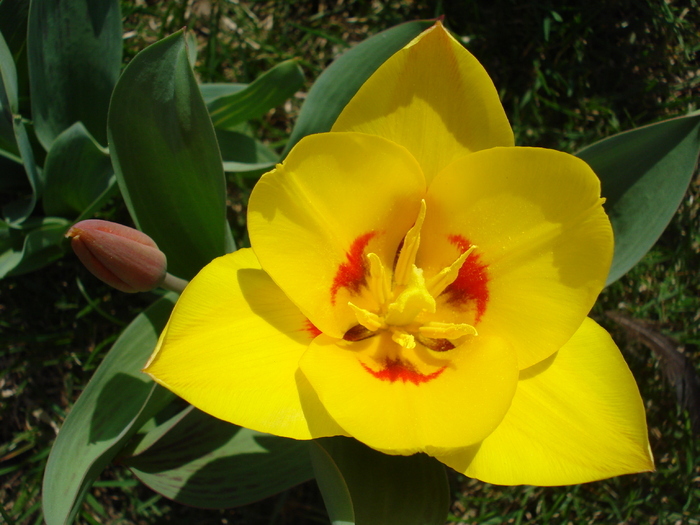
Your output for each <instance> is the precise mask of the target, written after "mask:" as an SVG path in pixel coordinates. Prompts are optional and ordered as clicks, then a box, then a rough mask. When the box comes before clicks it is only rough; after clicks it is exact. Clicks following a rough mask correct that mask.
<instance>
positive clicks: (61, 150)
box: [43, 122, 114, 217]
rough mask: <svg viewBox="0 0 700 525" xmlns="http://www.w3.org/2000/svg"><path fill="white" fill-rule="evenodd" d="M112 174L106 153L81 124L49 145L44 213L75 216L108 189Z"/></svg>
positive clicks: (45, 168)
mask: <svg viewBox="0 0 700 525" xmlns="http://www.w3.org/2000/svg"><path fill="white" fill-rule="evenodd" d="M113 173H114V171H113V170H112V163H111V161H110V158H109V153H108V152H107V150H105V149H104V148H102V147H101V146H100V145H99V144H98V143H97V142H96V141H95V139H93V138H92V136H91V135H90V133H89V132H88V130H87V129H85V126H83V124H82V122H76V123H75V124H73V125H72V126H71V127H69V128H68V129H66V130H65V131H64V132H63V133H61V134H60V135H59V136H58V137H56V140H55V141H54V142H53V144H51V149H50V150H49V153H48V155H47V156H46V162H45V164H44V181H45V186H44V198H43V205H44V212H45V213H46V215H57V216H61V217H77V216H78V215H80V214H81V213H82V212H83V211H84V210H85V209H86V208H88V207H89V206H90V205H91V204H92V203H93V202H94V201H95V200H96V199H97V198H98V197H99V196H100V195H102V193H104V191H105V190H106V189H107V188H108V187H109V185H110V180H111V179H112V176H113Z"/></svg>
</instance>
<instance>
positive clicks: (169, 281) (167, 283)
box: [160, 273, 189, 294]
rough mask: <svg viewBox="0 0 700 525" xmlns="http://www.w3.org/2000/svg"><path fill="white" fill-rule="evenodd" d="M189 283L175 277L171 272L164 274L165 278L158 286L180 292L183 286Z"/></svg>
mask: <svg viewBox="0 0 700 525" xmlns="http://www.w3.org/2000/svg"><path fill="white" fill-rule="evenodd" d="M188 284H189V281H185V280H184V279H180V278H179V277H175V276H174V275H173V274H171V273H166V274H165V279H164V280H163V282H162V283H161V285H160V287H161V288H165V289H166V290H170V291H171V292H177V293H180V294H181V293H182V291H183V290H184V289H185V287H186V286H187V285H188Z"/></svg>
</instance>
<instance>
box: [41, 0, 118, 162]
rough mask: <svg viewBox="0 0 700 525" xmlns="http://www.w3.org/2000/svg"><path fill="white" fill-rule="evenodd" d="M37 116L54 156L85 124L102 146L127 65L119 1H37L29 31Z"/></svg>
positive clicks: (45, 144) (43, 141)
mask: <svg viewBox="0 0 700 525" xmlns="http://www.w3.org/2000/svg"><path fill="white" fill-rule="evenodd" d="M27 35H28V36H27V48H28V53H29V80H30V84H31V95H32V116H33V119H34V125H35V128H36V134H37V137H38V138H39V141H40V142H41V144H42V145H43V146H44V148H45V149H46V150H47V151H48V150H49V148H50V147H51V143H52V142H53V141H54V139H55V138H56V137H57V136H58V135H59V134H60V133H61V132H62V131H63V130H65V129H66V128H68V127H69V126H71V125H72V124H73V123H74V122H82V123H83V124H84V125H85V127H86V128H87V129H88V130H89V131H90V133H91V134H92V136H93V137H95V138H96V139H97V140H98V141H99V142H100V143H101V144H106V139H107V129H106V124H107V108H108V107H109V98H110V95H111V94H112V89H113V87H114V84H115V83H116V81H117V77H118V76H119V70H120V69H121V60H122V25H121V15H120V13H119V1H118V0H61V1H59V0H32V2H31V7H30V10H29V25H28V29H27Z"/></svg>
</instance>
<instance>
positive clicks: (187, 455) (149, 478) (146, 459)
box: [123, 407, 313, 508]
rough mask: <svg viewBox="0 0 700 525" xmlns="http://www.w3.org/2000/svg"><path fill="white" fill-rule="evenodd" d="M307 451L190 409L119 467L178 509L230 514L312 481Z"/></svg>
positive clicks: (153, 432) (294, 443)
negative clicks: (229, 510)
mask: <svg viewBox="0 0 700 525" xmlns="http://www.w3.org/2000/svg"><path fill="white" fill-rule="evenodd" d="M137 437H138V436H137ZM308 447H309V443H308V442H305V441H295V440H292V439H285V438H281V437H278V436H271V435H268V434H263V433H261V432H256V431H253V430H249V429H246V428H241V427H238V426H236V425H232V424H230V423H226V422H224V421H221V420H219V419H216V418H214V417H212V416H210V415H208V414H206V413H204V412H201V411H200V410H197V409H196V408H194V407H188V408H187V409H185V410H184V411H182V412H181V413H179V414H176V415H175V416H173V417H172V418H171V419H169V420H168V421H166V422H164V423H162V424H161V425H159V426H157V427H155V428H154V429H152V430H151V431H150V432H148V433H147V434H146V435H145V436H143V438H142V441H141V442H140V443H139V447H138V448H137V449H136V451H135V453H134V455H133V456H131V457H128V458H126V459H123V462H124V463H125V464H126V465H127V466H129V467H130V468H131V470H132V471H133V472H134V474H135V475H136V476H137V477H138V478H139V479H140V480H141V481H143V482H144V483H145V484H146V485H148V486H149V487H151V488H152V489H153V490H155V491H156V492H159V493H161V494H163V495H164V496H166V497H168V498H170V499H173V500H175V501H177V502H179V503H184V504H186V505H193V506H196V507H203V508H228V507H235V506H240V505H245V504H248V503H252V502H254V501H258V500H260V499H263V498H266V497H268V496H271V495H273V494H276V493H277V492H281V491H283V490H286V489H288V488H290V487H293V486H294V485H297V484H299V483H302V482H304V481H306V480H308V479H311V477H313V469H312V468H311V462H310V458H309V453H308Z"/></svg>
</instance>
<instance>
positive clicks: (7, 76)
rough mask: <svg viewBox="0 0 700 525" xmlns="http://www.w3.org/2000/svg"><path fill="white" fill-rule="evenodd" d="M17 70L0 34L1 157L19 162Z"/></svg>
mask: <svg viewBox="0 0 700 525" xmlns="http://www.w3.org/2000/svg"><path fill="white" fill-rule="evenodd" d="M18 111H19V110H18V104H17V70H16V68H15V61H14V59H13V58H12V53H11V51H10V48H9V47H8V45H7V42H5V38H4V37H3V35H2V33H0V155H3V156H5V157H8V158H11V159H13V160H19V150H18V149H17V142H16V141H15V132H14V127H13V125H12V121H13V120H14V115H15V114H17V113H18Z"/></svg>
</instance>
